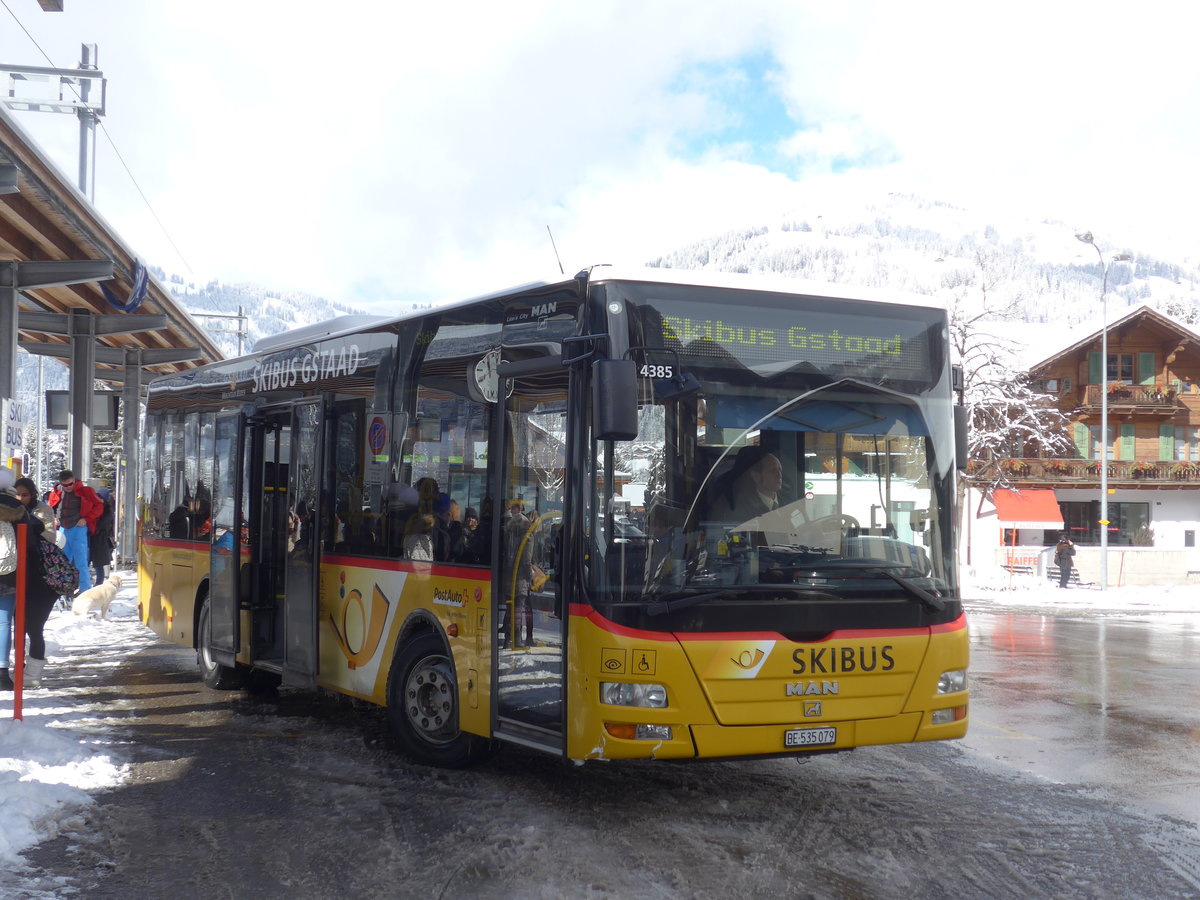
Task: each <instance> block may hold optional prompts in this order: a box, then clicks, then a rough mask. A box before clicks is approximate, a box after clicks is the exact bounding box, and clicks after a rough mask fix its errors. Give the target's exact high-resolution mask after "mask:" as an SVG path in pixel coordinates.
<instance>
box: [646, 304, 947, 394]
mask: <svg viewBox="0 0 1200 900" xmlns="http://www.w3.org/2000/svg"><path fill="white" fill-rule="evenodd" d="M806 299H807V298H806ZM809 302H810V303H812V305H813V306H817V303H816V302H815V301H809ZM738 305H739V309H738V310H737V312H736V313H732V312H727V311H725V310H721V312H720V314H717V315H714V314H713V313H714V312H716V310H714V309H713V306H712V305H711V304H707V303H706V304H696V303H690V304H682V303H678V302H667V303H663V302H661V301H660V302H659V303H656V304H655V306H656V307H657V312H658V313H659V315H660V318H659V319H658V322H659V323H661V324H660V327H661V334H662V343H663V346H664V347H668V348H672V349H675V350H677V351H679V353H680V354H681V356H682V357H683V361H684V362H686V360H687V359H688V358H689V357H690V358H691V359H692V360H693V362H694V363H695V364H701V365H704V364H712V363H717V364H720V363H722V362H724V363H727V364H731V365H737V366H745V367H746V368H749V369H752V370H763V369H770V370H776V371H778V370H783V369H791V368H793V367H796V366H798V365H801V364H807V367H811V368H814V369H817V370H818V371H822V372H826V373H829V374H831V375H846V374H859V375H865V376H871V377H881V376H886V377H888V378H892V379H904V380H915V381H925V380H927V379H928V378H929V376H930V374H931V372H933V371H934V368H935V366H937V365H938V363H937V362H935V361H934V360H933V359H931V351H930V346H931V344H930V338H931V336H936V332H932V333H931V329H936V328H938V327H940V317H941V315H942V314H941V313H940V312H939V311H937V310H925V309H920V308H911V309H906V310H904V312H903V313H902V314H901V315H896V314H895V311H896V308H895V307H888V306H882V305H881V306H879V307H878V308H877V309H874V308H872V309H871V312H873V313H875V314H874V315H865V314H863V313H860V312H859V310H858V309H846V308H843V306H842V305H841V304H838V305H836V306H834V304H830V303H828V302H826V304H825V305H826V307H827V308H826V309H820V308H819V307H818V308H815V309H805V308H803V306H804V305H806V304H797V308H793V309H781V308H779V307H777V306H761V307H758V306H754V305H752V304H749V303H745V302H744V301H743V303H741V304H738ZM831 306H834V308H832V309H831V308H828V307H831ZM681 307H685V308H686V311H684V310H681V309H680V308H681ZM835 310H836V311H835ZM864 312H865V310H864Z"/></svg>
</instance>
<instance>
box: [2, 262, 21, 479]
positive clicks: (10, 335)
mask: <svg viewBox="0 0 1200 900" xmlns="http://www.w3.org/2000/svg"><path fill="white" fill-rule="evenodd" d="M16 396H17V264H16V263H15V262H12V261H0V429H5V428H7V427H8V407H9V406H10V405H11V404H12V403H13V402H14V400H15V398H16ZM0 439H2V440H0V447H7V446H8V438H7V436H6V435H5V434H4V433H3V432H0ZM16 452H18V453H19V452H20V450H17V451H16ZM0 456H7V454H6V453H0ZM7 465H8V460H7V459H0V466H7Z"/></svg>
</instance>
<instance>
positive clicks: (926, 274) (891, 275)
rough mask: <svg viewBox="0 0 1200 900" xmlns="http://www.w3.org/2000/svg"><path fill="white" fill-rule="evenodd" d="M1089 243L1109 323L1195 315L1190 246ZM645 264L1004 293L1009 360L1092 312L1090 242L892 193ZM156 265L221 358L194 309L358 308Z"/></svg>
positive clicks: (282, 316) (22, 380) (221, 336)
mask: <svg viewBox="0 0 1200 900" xmlns="http://www.w3.org/2000/svg"><path fill="white" fill-rule="evenodd" d="M1096 245H1097V246H1099V247H1100V248H1101V249H1102V251H1103V255H1104V258H1105V259H1111V258H1112V257H1113V256H1116V255H1118V254H1129V255H1130V256H1132V257H1133V261H1132V262H1116V263H1111V264H1110V266H1109V272H1108V285H1107V295H1106V296H1107V303H1106V307H1107V313H1108V318H1109V320H1110V321H1112V320H1114V319H1117V318H1119V317H1121V316H1123V315H1125V314H1126V313H1127V312H1128V311H1129V310H1130V309H1131V308H1133V307H1136V306H1140V305H1142V304H1146V305H1149V306H1151V307H1153V308H1155V309H1157V310H1159V311H1160V312H1163V313H1166V314H1167V315H1170V316H1172V317H1173V318H1175V319H1177V320H1178V321H1180V322H1181V323H1183V324H1185V325H1187V326H1189V327H1193V328H1195V327H1197V326H1198V325H1200V297H1198V296H1197V283H1198V282H1200V263H1198V260H1197V258H1195V257H1186V258H1181V259H1180V258H1171V257H1169V256H1167V255H1165V254H1163V255H1159V254H1157V253H1156V251H1155V250H1154V249H1153V248H1148V247H1139V246H1134V245H1132V244H1131V243H1128V242H1125V243H1122V242H1119V241H1118V240H1117V239H1116V238H1112V239H1109V238H1107V237H1106V236H1104V235H1096ZM647 264H648V265H651V266H656V267H668V268H680V269H713V270H720V271H729V272H750V273H754V272H761V273H772V274H783V275H788V276H794V277H797V278H802V279H806V280H813V281H823V282H834V283H841V284H847V285H862V286H867V287H877V288H886V289H889V290H894V291H896V292H897V293H898V294H900V293H911V294H922V295H926V296H936V297H941V298H943V299H945V300H946V301H948V302H949V301H952V300H954V299H955V298H958V299H959V301H960V302H961V303H963V304H965V305H967V306H971V305H978V306H979V307H982V306H983V305H984V304H987V305H988V306H997V305H1005V304H1007V303H1008V301H1013V303H1014V304H1015V306H1016V312H1017V320H1016V321H1009V322H1007V323H1006V324H1005V326H1004V329H1005V333H1006V334H1007V335H1009V336H1010V337H1015V338H1017V339H1018V340H1019V342H1020V343H1021V344H1022V345H1023V346H1024V347H1025V348H1026V349H1025V352H1024V353H1023V354H1022V360H1021V361H1022V362H1024V363H1027V364H1028V363H1033V362H1036V361H1039V360H1041V359H1044V358H1045V357H1046V356H1048V355H1050V354H1051V353H1052V352H1054V350H1056V349H1058V348H1060V347H1062V346H1065V345H1066V344H1068V343H1070V342H1071V341H1072V340H1077V339H1078V338H1079V337H1082V336H1083V334H1085V333H1088V332H1092V331H1096V330H1098V329H1099V328H1100V326H1101V324H1102V314H1101V302H1100V295H1101V288H1102V278H1101V274H1102V269H1101V265H1100V258H1099V257H1098V255H1097V252H1096V249H1095V246H1093V245H1088V244H1085V243H1082V242H1080V241H1079V240H1077V239H1076V237H1075V234H1074V229H1072V228H1071V227H1070V226H1068V225H1066V224H1064V223H1062V222H1056V221H1050V220H1045V219H1042V220H1038V219H1032V218H1031V219H1000V218H997V217H995V216H989V215H988V214H987V213H986V212H982V211H977V210H968V209H965V208H962V207H958V206H955V205H953V204H950V203H943V202H937V201H930V200H926V199H923V198H920V197H914V196H910V195H905V194H888V195H881V196H879V197H877V198H874V199H868V200H860V199H853V200H851V199H847V198H838V199H835V200H833V201H827V204H819V205H814V206H813V207H812V208H810V209H803V210H797V211H795V212H793V213H791V214H790V215H788V216H786V217H784V218H783V219H781V220H780V221H777V222H764V223H761V224H760V225H757V226H755V227H751V228H745V229H740V230H735V231H729V232H726V233H724V234H719V235H715V236H713V237H711V238H709V239H707V240H704V241H699V242H697V243H695V244H691V245H689V246H686V247H682V248H678V249H675V250H669V251H664V253H663V255H661V256H658V257H656V258H654V259H651V260H648V261H647ZM155 274H156V275H157V276H158V278H159V280H160V281H161V282H162V284H163V285H164V286H166V287H167V289H168V290H170V291H171V292H172V294H173V295H174V296H175V298H176V300H177V301H178V302H179V303H180V305H182V306H183V307H184V308H185V309H187V310H188V311H189V312H191V313H193V314H194V315H196V316H197V321H198V322H199V323H200V324H201V326H203V327H206V328H207V329H208V330H209V333H210V335H211V337H212V339H213V341H214V342H215V343H216V344H217V345H218V346H219V347H220V348H221V349H222V351H223V352H224V353H226V354H227V355H229V356H233V355H236V353H237V349H238V340H237V336H236V334H234V333H233V332H234V331H235V330H236V323H235V321H234V320H232V319H205V318H203V317H202V316H203V314H204V313H220V314H224V315H233V314H236V313H237V312H238V310H239V307H240V308H242V309H243V310H244V312H245V314H246V315H247V317H248V332H249V335H248V340H247V341H246V342H245V344H244V349H245V350H246V351H248V350H249V349H250V348H251V347H252V346H253V344H254V342H255V341H256V340H258V339H259V338H261V337H265V336H267V335H272V334H277V333H279V332H281V331H286V330H290V329H292V328H298V327H300V326H303V325H309V324H313V323H316V322H320V321H324V320H325V319H329V318H333V317H334V316H339V315H345V314H348V313H358V312H362V310H357V309H354V308H352V307H350V306H347V305H345V304H342V303H338V302H336V301H330V300H327V299H325V298H323V297H317V296H314V295H311V294H304V293H298V292H280V291H275V290H272V289H270V288H267V287H262V286H259V285H252V284H224V283H221V282H219V281H213V282H210V283H208V284H204V285H197V284H191V283H188V282H187V281H186V280H185V279H184V278H182V277H180V276H177V275H170V274H167V273H165V272H163V271H162V270H156V271H155ZM403 311H404V310H399V309H397V310H396V313H397V314H399V313H401V312H403ZM19 368H20V372H19V374H18V389H19V391H18V396H25V397H32V395H33V394H34V393H35V392H36V385H37V365H36V361H34V360H31V359H30V358H29V357H25V356H22V359H21V363H20V366H19ZM44 370H45V380H44V384H43V388H44V389H45V388H56V387H57V388H65V387H66V370H65V367H63V366H62V365H61V364H58V363H56V362H53V361H47V362H46V364H45V367H44Z"/></svg>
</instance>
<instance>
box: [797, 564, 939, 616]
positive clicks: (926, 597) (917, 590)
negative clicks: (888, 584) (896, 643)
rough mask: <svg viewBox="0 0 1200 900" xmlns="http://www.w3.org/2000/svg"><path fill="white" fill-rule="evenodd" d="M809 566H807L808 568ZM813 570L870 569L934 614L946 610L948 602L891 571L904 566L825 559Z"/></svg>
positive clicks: (815, 565) (909, 579)
mask: <svg viewBox="0 0 1200 900" xmlns="http://www.w3.org/2000/svg"><path fill="white" fill-rule="evenodd" d="M807 567H809V564H806V568H807ZM811 568H813V569H870V570H871V571H874V572H879V574H881V575H886V576H887V577H888V578H890V579H892V581H894V582H896V584H898V585H900V587H902V588H904V590H906V591H908V593H909V594H911V595H912V596H913V597H914V598H915V599H916V600H918V601H919V602H920V603H921V605H922V606H924V607H927V608H928V609H932V610H933V611H934V612H942V611H944V610H945V609H946V601H944V600H943V599H942V598H941V597H939V596H938V595H937V594H932V593H930V592H929V591H927V590H925V588H923V587H921V586H920V585H919V584H917V583H916V582H915V581H913V580H912V579H911V578H905V577H904V576H903V575H897V574H896V573H895V572H892V571H889V570H891V569H902V568H905V567H904V566H902V565H896V564H894V563H881V562H869V561H866V560H863V561H859V560H853V559H823V560H821V561H820V562H819V563H816V564H813V565H811Z"/></svg>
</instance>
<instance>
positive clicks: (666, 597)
mask: <svg viewBox="0 0 1200 900" xmlns="http://www.w3.org/2000/svg"><path fill="white" fill-rule="evenodd" d="M728 596H729V591H709V592H708V593H705V594H685V593H682V592H674V593H671V594H663V595H661V597H660V598H659V599H654V600H649V601H647V602H646V604H645V608H646V615H649V616H660V615H662V614H663V613H669V612H675V610H677V609H687V607H689V606H695V605H696V604H697V603H703V602H704V601H705V600H715V599H716V598H718V597H728Z"/></svg>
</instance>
